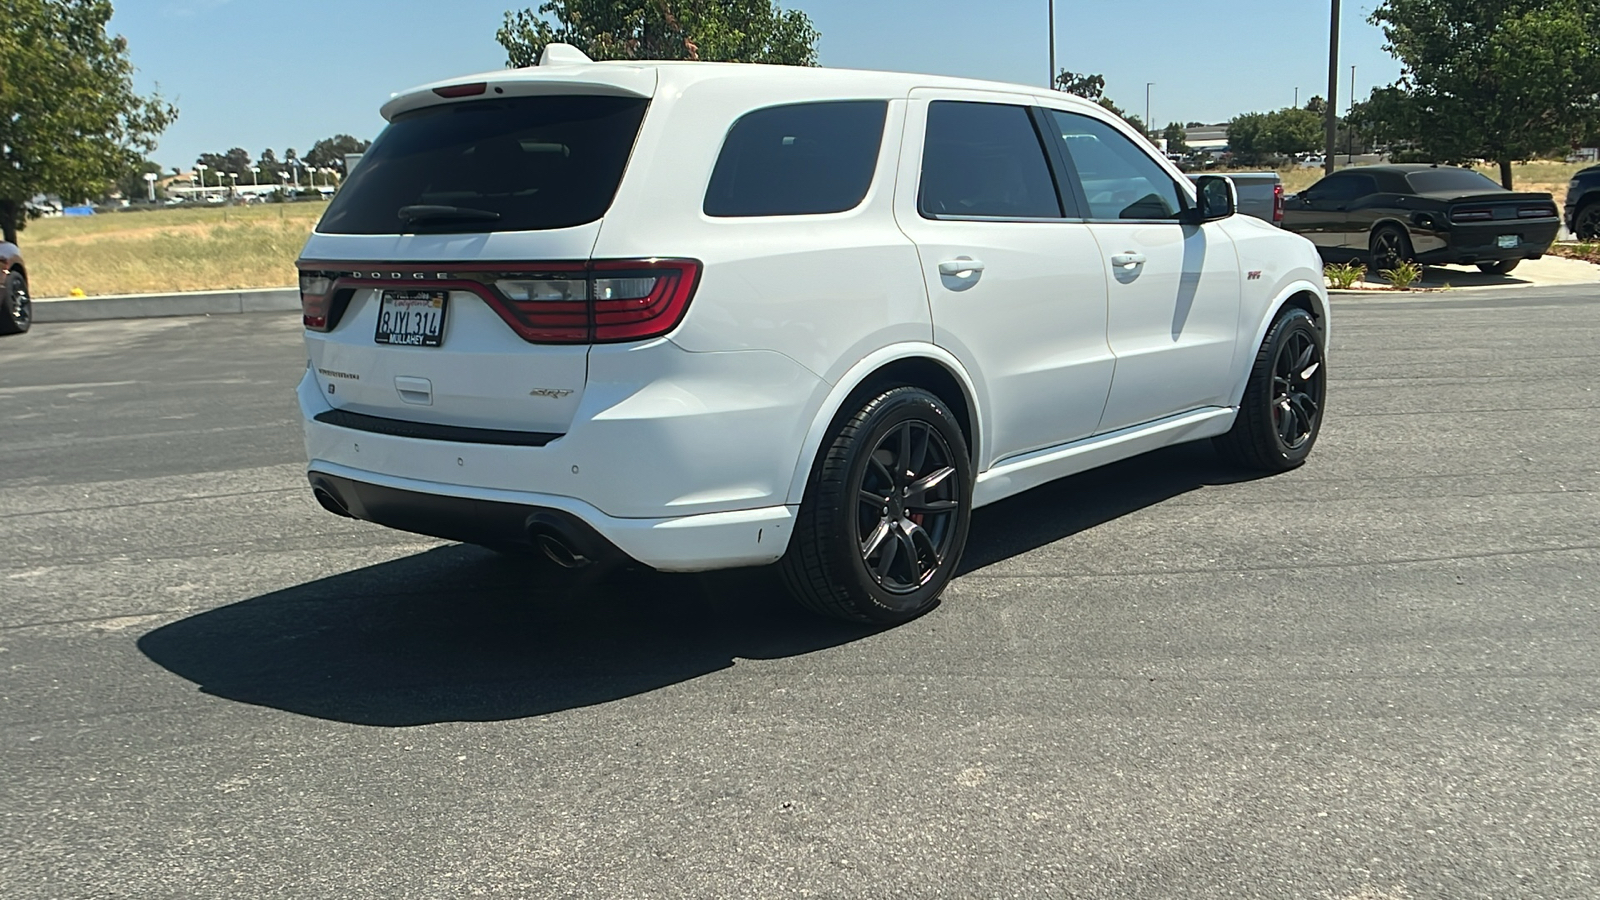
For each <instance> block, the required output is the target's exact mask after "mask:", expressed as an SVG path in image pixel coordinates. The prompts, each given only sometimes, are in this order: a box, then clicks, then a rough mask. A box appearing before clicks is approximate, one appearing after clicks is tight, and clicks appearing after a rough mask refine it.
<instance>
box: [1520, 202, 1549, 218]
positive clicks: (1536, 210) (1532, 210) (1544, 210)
mask: <svg viewBox="0 0 1600 900" xmlns="http://www.w3.org/2000/svg"><path fill="white" fill-rule="evenodd" d="M1555 215H1556V205H1555V204H1554V203H1552V204H1550V205H1549V206H1543V205H1540V206H1519V207H1517V218H1519V219H1546V218H1552V219H1553V218H1555Z"/></svg>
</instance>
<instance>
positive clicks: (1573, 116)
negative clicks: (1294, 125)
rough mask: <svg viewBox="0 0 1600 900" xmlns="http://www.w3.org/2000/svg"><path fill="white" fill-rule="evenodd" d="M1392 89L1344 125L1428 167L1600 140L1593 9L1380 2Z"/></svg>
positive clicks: (1567, 0)
mask: <svg viewBox="0 0 1600 900" xmlns="http://www.w3.org/2000/svg"><path fill="white" fill-rule="evenodd" d="M1371 21H1372V23H1373V24H1375V25H1378V26H1380V27H1381V28H1382V29H1383V33H1384V37H1385V38H1386V39H1387V40H1388V43H1387V44H1386V45H1385V49H1386V50H1388V51H1389V52H1390V53H1392V54H1393V55H1394V56H1395V57H1396V58H1397V59H1399V60H1400V62H1401V66H1402V68H1401V77H1400V80H1399V81H1398V82H1397V83H1395V84H1394V85H1391V86H1389V87H1387V88H1379V89H1378V90H1376V91H1374V92H1373V94H1372V96H1371V97H1370V98H1369V99H1368V100H1367V101H1366V102H1365V103H1361V104H1358V105H1357V107H1356V108H1355V110H1354V112H1353V114H1352V120H1353V121H1354V123H1355V124H1356V125H1358V126H1359V127H1360V128H1361V130H1362V131H1363V132H1364V133H1365V134H1366V135H1367V136H1368V137H1370V138H1372V139H1374V140H1375V141H1376V142H1378V143H1380V144H1388V145H1392V146H1395V147H1399V148H1406V149H1411V150H1414V151H1416V152H1417V153H1419V154H1420V155H1424V156H1428V157H1431V158H1433V159H1434V160H1435V161H1437V162H1450V163H1470V162H1471V161H1473V160H1477V159H1487V160H1493V161H1494V162H1496V163H1498V164H1499V166H1500V180H1501V183H1502V184H1503V185H1505V186H1506V187H1507V188H1509V187H1511V164H1512V163H1513V162H1516V161H1519V160H1526V159H1531V158H1533V157H1535V156H1540V155H1543V154H1547V153H1557V152H1561V151H1564V150H1565V149H1566V148H1568V147H1571V146H1572V145H1573V144H1574V143H1576V142H1578V141H1580V140H1581V139H1582V138H1583V136H1584V135H1585V134H1586V133H1589V132H1594V131H1600V0H1564V2H1561V3H1551V2H1549V0H1382V2H1381V3H1380V4H1379V5H1378V7H1377V9H1375V10H1374V11H1373V13H1372V17H1371Z"/></svg>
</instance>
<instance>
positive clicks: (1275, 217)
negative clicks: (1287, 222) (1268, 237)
mask: <svg viewBox="0 0 1600 900" xmlns="http://www.w3.org/2000/svg"><path fill="white" fill-rule="evenodd" d="M1272 221H1273V222H1282V221H1283V185H1281V184H1275V185H1273V186H1272Z"/></svg>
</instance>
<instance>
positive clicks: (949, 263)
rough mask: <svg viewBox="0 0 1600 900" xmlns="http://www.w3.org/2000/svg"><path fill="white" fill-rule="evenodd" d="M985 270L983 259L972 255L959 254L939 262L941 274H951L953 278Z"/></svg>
mask: <svg viewBox="0 0 1600 900" xmlns="http://www.w3.org/2000/svg"><path fill="white" fill-rule="evenodd" d="M982 271H983V260H981V259H973V258H972V257H970V256H958V257H956V258H955V259H947V260H945V261H944V262H942V263H939V274H940V275H949V276H951V277H953V278H965V277H967V276H968V275H976V274H978V273H979V272H982Z"/></svg>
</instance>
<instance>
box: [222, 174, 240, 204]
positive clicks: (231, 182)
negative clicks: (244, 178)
mask: <svg viewBox="0 0 1600 900" xmlns="http://www.w3.org/2000/svg"><path fill="white" fill-rule="evenodd" d="M217 180H218V181H221V180H222V178H221V177H220V176H219V177H218V178H217ZM238 192H239V173H238V172H229V173H228V201H229V202H232V201H233V195H234V194H237V193H238Z"/></svg>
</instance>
